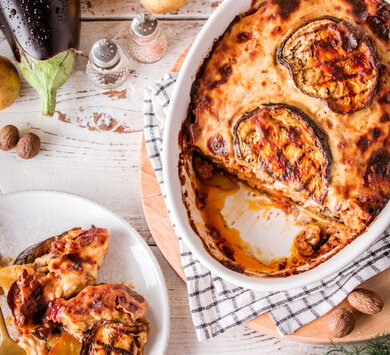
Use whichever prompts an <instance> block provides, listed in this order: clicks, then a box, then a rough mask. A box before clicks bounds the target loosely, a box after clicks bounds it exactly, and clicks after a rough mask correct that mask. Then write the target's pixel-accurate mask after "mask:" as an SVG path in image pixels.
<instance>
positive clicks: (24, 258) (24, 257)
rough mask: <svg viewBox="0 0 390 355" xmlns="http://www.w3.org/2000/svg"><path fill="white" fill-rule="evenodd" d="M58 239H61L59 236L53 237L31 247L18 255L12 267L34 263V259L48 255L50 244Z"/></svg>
mask: <svg viewBox="0 0 390 355" xmlns="http://www.w3.org/2000/svg"><path fill="white" fill-rule="evenodd" d="M59 238H61V236H55V237H51V238H48V239H46V240H44V241H43V242H40V243H37V244H34V245H31V246H30V247H28V248H27V249H25V250H23V251H22V252H21V253H20V254H19V255H18V257H17V258H16V260H15V262H14V265H25V264H32V263H34V261H35V259H38V258H40V257H41V256H42V255H45V254H48V253H49V252H50V249H51V246H52V244H53V243H54V242H55V241H56V240H58V239H59Z"/></svg>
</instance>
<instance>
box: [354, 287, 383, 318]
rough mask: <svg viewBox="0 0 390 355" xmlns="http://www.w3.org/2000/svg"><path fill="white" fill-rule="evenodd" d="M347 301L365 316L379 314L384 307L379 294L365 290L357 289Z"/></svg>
mask: <svg viewBox="0 0 390 355" xmlns="http://www.w3.org/2000/svg"><path fill="white" fill-rule="evenodd" d="M347 299H348V302H349V304H350V305H351V306H352V307H353V308H355V309H357V310H358V311H359V312H362V313H365V314H376V313H379V312H380V311H381V310H382V308H383V305H384V303H383V300H382V298H381V297H380V296H379V295H378V294H377V293H375V292H374V291H371V290H366V289H364V288H357V289H355V290H354V291H352V292H351V293H350V294H349V296H348V298H347Z"/></svg>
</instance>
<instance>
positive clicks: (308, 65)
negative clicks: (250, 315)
mask: <svg viewBox="0 0 390 355" xmlns="http://www.w3.org/2000/svg"><path fill="white" fill-rule="evenodd" d="M389 25H390V5H388V4H387V3H385V2H382V1H380V0H353V1H352V0H334V1H332V2H324V1H319V0H291V1H287V0H267V1H263V2H258V4H257V5H254V7H253V8H252V9H251V10H249V11H248V12H247V13H245V14H242V15H240V16H237V17H236V18H235V20H234V21H233V22H232V23H231V24H230V26H229V27H228V28H227V30H226V31H225V33H224V34H223V35H222V36H221V38H219V39H218V40H217V41H216V42H215V44H214V46H213V48H212V50H211V53H210V55H209V56H208V58H206V59H205V61H204V64H203V65H202V67H201V68H200V70H199V72H198V75H197V78H196V80H195V81H194V84H193V87H192V90H191V104H190V109H189V114H188V118H187V119H186V120H185V122H184V124H183V128H182V132H181V135H180V137H179V139H180V144H181V148H182V154H181V163H180V169H179V171H180V175H181V179H182V183H183V186H184V185H185V184H186V183H187V182H188V179H190V180H191V184H192V186H193V188H194V190H195V191H196V192H195V195H196V204H197V209H198V212H194V210H193V209H191V210H189V218H190V220H191V219H192V218H193V216H194V214H201V215H202V218H203V220H204V221H205V225H206V229H208V233H209V235H210V236H211V237H210V238H211V239H212V240H213V241H214V242H213V243H214V245H216V247H215V248H214V250H213V251H212V250H211V253H212V254H213V256H214V257H216V258H217V259H219V260H220V261H222V262H223V263H225V264H229V265H230V267H231V268H233V269H234V268H235V269H237V271H240V272H245V270H246V268H245V267H242V265H240V263H239V262H238V259H239V254H240V252H242V249H243V247H239V248H236V249H234V248H233V249H232V248H231V245H228V244H229V243H228V240H227V239H228V238H227V237H226V228H225V227H226V221H224V220H223V218H222V220H221V218H220V217H215V216H216V215H217V214H218V213H216V211H217V210H218V208H220V210H222V209H223V207H224V206H223V204H222V205H220V206H219V207H218V206H213V207H212V208H211V207H210V203H211V201H212V200H213V198H212V197H210V196H211V195H213V196H214V197H215V196H216V194H218V191H216V190H215V189H216V188H217V190H218V189H219V190H224V189H225V190H226V189H229V188H226V186H228V187H229V186H231V185H235V186H236V185H237V184H244V185H245V186H247V187H248V186H249V187H250V188H251V189H253V191H257V192H260V193H261V194H262V195H264V196H267V198H268V199H270V200H272V201H273V203H274V204H277V205H278V206H279V207H280V209H281V210H283V211H284V212H285V213H287V214H292V215H294V218H295V219H296V220H298V221H300V222H299V223H300V224H302V225H304V226H306V229H303V230H302V231H300V232H299V233H298V234H297V235H296V238H295V243H294V246H293V248H294V251H295V253H296V255H295V259H294V260H295V261H292V260H293V259H291V260H290V262H291V263H292V264H294V265H295V266H297V265H299V264H300V263H303V262H305V263H307V262H310V260H311V259H314V258H318V256H319V255H321V254H325V253H328V252H330V251H331V250H332V249H334V248H335V247H338V249H340V248H341V247H342V246H343V245H346V244H347V243H349V242H350V241H351V240H353V239H354V238H355V237H356V236H358V235H359V234H361V233H362V232H363V231H364V230H365V229H366V228H367V227H368V226H369V224H370V223H371V222H372V220H373V219H374V218H375V217H376V216H377V215H378V213H379V212H380V211H381V210H382V208H383V207H384V206H385V205H386V203H387V202H388V199H389V194H390V151H389V143H390V141H389V138H390V136H389V128H390V116H389V105H390V82H389V74H390V60H389V49H390V46H389V43H390V38H389V36H390V35H389V33H390V29H389ZM254 193H255V192H254ZM183 199H184V201H185V203H186V205H187V207H188V205H189V203H188V201H187V200H188V191H187V190H186V188H184V187H183ZM237 208H240V206H237ZM241 208H242V209H245V208H246V207H245V206H244V205H243V206H241ZM218 218H219V219H220V220H219V223H218V226H216V223H215V220H216V219H218ZM192 226H193V228H194V230H195V231H196V232H198V231H199V223H195V222H192ZM224 228H225V230H224ZM198 234H199V233H198ZM223 234H225V236H221V235H223ZM202 239H204V238H202ZM206 244H207V245H208V246H209V249H210V245H209V244H210V243H208V242H206ZM241 244H242V243H241ZM241 246H242V245H241ZM239 249H241V251H240V250H239ZM297 258H298V259H300V260H297ZM277 264H278V266H277V267H276V269H279V270H282V269H287V268H288V267H291V265H287V264H286V262H284V264H283V265H281V264H280V263H277ZM252 267H253V265H252ZM292 272H296V270H295V271H292Z"/></svg>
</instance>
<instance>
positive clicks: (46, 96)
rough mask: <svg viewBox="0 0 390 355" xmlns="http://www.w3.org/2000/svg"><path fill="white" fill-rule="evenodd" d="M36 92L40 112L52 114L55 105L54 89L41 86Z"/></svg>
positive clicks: (55, 95) (55, 94)
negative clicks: (37, 93)
mask: <svg viewBox="0 0 390 355" xmlns="http://www.w3.org/2000/svg"><path fill="white" fill-rule="evenodd" d="M38 92H39V101H40V104H41V111H42V114H43V115H47V116H53V114H54V110H55V107H56V97H57V93H56V90H50V89H49V88H42V89H40V90H39V91H38Z"/></svg>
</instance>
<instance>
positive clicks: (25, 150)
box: [16, 133, 41, 159]
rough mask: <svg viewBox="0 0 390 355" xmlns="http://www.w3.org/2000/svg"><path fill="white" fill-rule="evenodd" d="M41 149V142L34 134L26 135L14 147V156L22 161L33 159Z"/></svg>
mask: <svg viewBox="0 0 390 355" xmlns="http://www.w3.org/2000/svg"><path fill="white" fill-rule="evenodd" d="M40 149H41V140H40V138H39V137H38V136H37V135H36V134H34V133H27V134H26V135H24V136H23V137H22V138H20V140H19V142H18V144H17V145H16V154H18V155H19V156H20V157H21V158H23V159H32V158H34V157H35V156H36V155H37V154H38V153H39V151H40Z"/></svg>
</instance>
